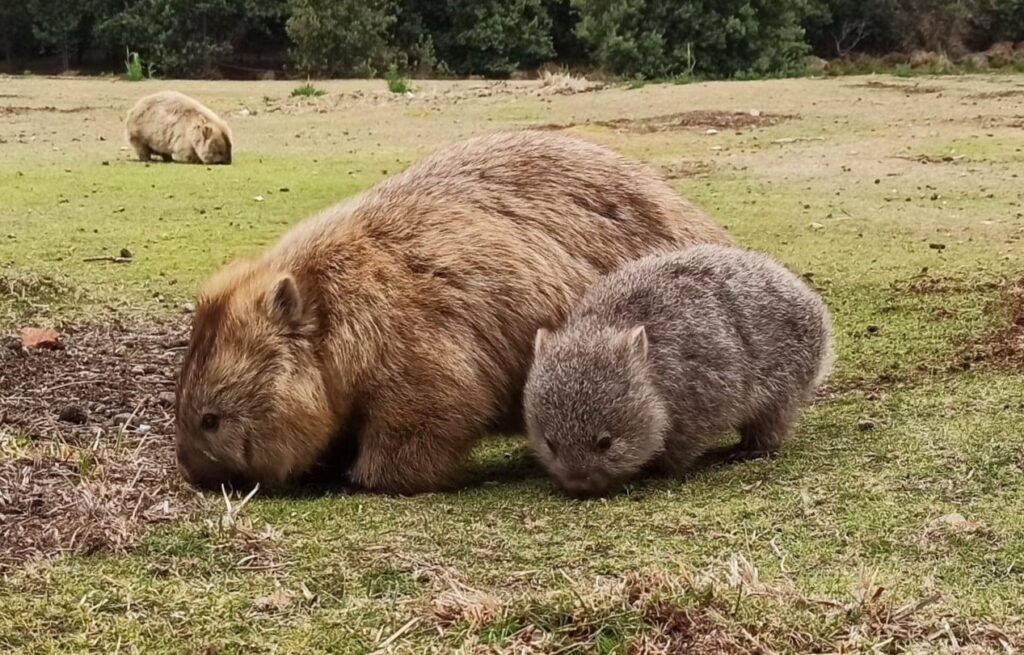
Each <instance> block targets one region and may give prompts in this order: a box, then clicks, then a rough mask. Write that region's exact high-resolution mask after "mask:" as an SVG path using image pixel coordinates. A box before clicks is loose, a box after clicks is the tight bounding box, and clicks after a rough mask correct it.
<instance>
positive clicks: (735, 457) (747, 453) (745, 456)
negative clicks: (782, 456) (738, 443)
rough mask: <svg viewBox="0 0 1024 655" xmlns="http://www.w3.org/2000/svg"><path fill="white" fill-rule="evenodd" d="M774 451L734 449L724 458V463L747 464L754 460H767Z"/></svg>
mask: <svg viewBox="0 0 1024 655" xmlns="http://www.w3.org/2000/svg"><path fill="white" fill-rule="evenodd" d="M776 452H777V451H775V450H750V449H747V448H741V447H736V448H733V449H732V450H730V451H729V452H728V453H727V454H726V456H725V461H726V462H728V463H730V464H731V463H734V462H748V461H750V460H754V459H769V458H771V457H773V456H774V455H775V454H776Z"/></svg>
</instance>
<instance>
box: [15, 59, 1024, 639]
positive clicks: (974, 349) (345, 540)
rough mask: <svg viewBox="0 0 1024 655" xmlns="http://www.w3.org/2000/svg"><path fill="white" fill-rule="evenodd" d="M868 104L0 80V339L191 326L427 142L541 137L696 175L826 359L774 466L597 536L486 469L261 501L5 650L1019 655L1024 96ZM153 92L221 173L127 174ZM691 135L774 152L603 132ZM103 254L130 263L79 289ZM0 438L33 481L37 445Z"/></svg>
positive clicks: (83, 570) (128, 561)
mask: <svg viewBox="0 0 1024 655" xmlns="http://www.w3.org/2000/svg"><path fill="white" fill-rule="evenodd" d="M865 82H866V80H865V79H863V78H843V79H830V80H789V81H766V82H742V83H739V82H736V83H714V84H693V85H685V86H683V85H645V86H643V87H642V88H637V89H626V88H617V89H610V90H606V91H600V92H596V93H587V94H580V95H570V96H547V95H543V94H540V93H537V91H536V87H535V86H531V85H529V84H527V83H521V84H508V85H485V84H482V83H436V84H433V83H427V82H424V83H418V84H417V95H416V97H415V98H412V99H407V98H402V97H395V96H393V95H392V94H390V93H388V92H387V90H386V88H384V86H383V82H376V83H356V82H324V83H318V86H320V87H322V88H323V89H324V90H326V91H327V95H326V96H323V97H321V98H315V99H289V98H288V96H289V92H290V89H291V85H289V84H286V83H271V82H266V83H213V82H203V83H199V82H182V83H174V84H171V83H165V82H145V83H139V84H128V83H115V82H110V81H99V80H54V79H32V78H28V79H5V80H4V81H3V82H2V88H3V90H4V96H3V100H2V102H3V103H4V105H6V108H5V107H4V105H0V115H2V116H3V119H4V120H3V122H2V123H0V265H2V272H0V328H3V330H4V331H5V332H8V331H11V332H13V331H14V330H15V328H17V327H20V326H22V325H25V324H29V323H31V324H53V325H58V326H74V325H81V324H93V323H96V322H103V321H108V320H112V319H113V318H115V317H121V318H123V317H126V316H128V317H131V318H132V319H133V320H141V321H151V322H161V321H168V320H172V318H171V317H179V318H178V319H177V320H180V309H179V308H180V306H181V304H182V303H185V302H187V301H188V300H190V298H191V296H192V295H193V293H194V292H195V289H196V288H197V285H198V283H199V282H200V281H201V280H202V279H203V278H204V277H205V276H206V275H208V274H210V273H211V272H212V271H214V270H215V269H216V268H217V267H218V266H220V265H221V264H222V263H224V262H225V261H226V260H228V259H230V258H232V257H234V256H237V255H240V254H245V253H251V252H256V251H258V250H259V249H261V248H263V247H264V246H266V245H267V244H269V243H270V242H272V241H273V239H274V238H276V237H277V236H278V235H279V234H281V233H282V232H283V231H285V230H286V229H287V227H288V226H289V225H291V224H293V223H294V222H296V221H297V220H299V219H301V218H302V217H304V216H306V215H308V214H309V213H311V212H313V211H316V210H317V209H319V208H322V207H324V206H326V205H328V204H330V203H333V202H335V201H337V200H340V199H342V198H345V197H347V196H350V195H352V194H354V193H356V192H357V191H358V190H360V189H362V188H365V187H366V186H368V185H370V184H371V183H373V182H375V181H377V180H379V179H381V178H383V177H385V176H386V175H388V174H392V173H394V172H395V171H397V170H400V169H401V168H403V167H404V166H406V165H407V164H408V163H409V162H411V161H413V160H415V159H416V158H418V157H420V156H422V155H423V154H424V153H425V152H427V151H429V150H431V149H433V148H435V147H437V146H439V145H441V144H443V143H447V142H451V141H453V140H455V139H458V138H461V137H464V136H468V135H470V134H478V133H482V132H486V131H490V130H493V129H498V128H502V127H520V126H525V125H528V124H534V123H537V124H558V125H566V126H570V127H568V128H567V129H569V130H575V131H578V132H580V133H583V134H585V135H586V136H588V137H589V138H593V139H595V140H598V141H601V142H603V143H607V144H608V145H611V146H613V147H615V148H618V149H620V150H622V151H623V152H626V153H628V154H630V155H633V156H636V157H639V158H642V159H645V160H647V161H650V162H652V163H653V164H655V165H657V166H661V167H663V168H665V169H666V170H668V171H672V170H673V169H680V167H681V168H682V169H683V170H688V171H697V175H696V176H695V177H680V178H678V179H675V180H674V181H673V183H674V184H675V185H676V187H677V188H678V189H679V191H680V192H681V193H684V194H686V195H687V196H689V197H690V198H692V199H693V200H695V201H696V202H697V203H698V204H700V205H701V206H702V207H704V208H705V209H706V210H708V211H709V212H710V213H712V214H713V215H714V216H715V217H716V218H717V219H718V220H719V221H720V222H721V223H722V224H723V225H726V226H728V229H729V231H730V232H731V233H732V234H733V235H735V237H736V238H737V240H738V241H740V242H741V243H743V244H745V245H747V246H750V247H753V248H757V249H761V250H765V251H767V252H769V253H771V254H773V255H775V256H776V257H778V258H779V259H780V260H781V261H783V262H784V263H786V264H787V265H789V266H791V267H792V268H793V269H794V270H795V271H797V272H799V273H801V274H805V275H807V276H808V278H809V279H810V280H811V282H812V284H813V285H814V286H815V287H816V288H817V289H818V290H819V291H820V292H821V293H822V294H823V295H824V297H825V298H826V300H827V301H828V303H829V306H830V308H831V310H832V312H833V315H834V323H835V331H836V339H837V345H838V354H839V359H838V365H837V369H836V372H835V375H834V376H833V378H832V380H831V382H830V383H829V387H828V389H826V391H825V393H824V394H823V397H822V398H821V399H820V400H819V402H818V403H817V404H816V405H815V406H814V407H813V408H812V409H810V410H809V411H807V413H806V414H805V415H804V417H803V420H802V421H801V423H800V427H799V429H798V431H797V433H796V434H795V436H794V438H793V440H792V442H791V444H790V446H789V447H788V448H786V449H785V450H784V451H783V453H782V454H781V455H780V456H779V457H777V458H775V459H772V460H768V461H757V462H750V463H745V464H738V465H731V466H723V465H709V466H707V467H705V468H702V469H700V470H698V471H696V472H695V473H694V474H693V475H692V476H691V477H690V478H688V479H686V480H682V481H678V480H672V481H670V480H659V481H652V482H648V483H638V484H636V485H634V486H633V487H632V488H631V489H630V490H629V492H628V493H627V494H624V495H622V496H619V497H616V498H613V499H609V500H605V501H595V502H577V501H571V500H567V499H565V498H562V497H561V496H559V495H557V494H555V493H554V492H553V489H552V487H551V485H550V484H549V483H548V482H547V481H546V479H545V478H544V477H543V475H542V473H541V472H540V471H539V469H538V468H537V466H536V465H535V464H534V463H533V462H532V461H531V460H530V459H529V456H528V454H527V452H526V450H525V446H524V444H523V442H522V440H521V439H519V438H514V437H501V438H492V439H488V440H487V441H486V442H485V443H484V444H483V445H482V446H481V447H480V449H479V451H478V452H477V454H476V457H475V460H474V463H473V467H472V471H471V474H470V485H469V486H468V487H467V488H465V489H464V490H462V491H460V492H457V493H450V494H435V495H423V496H417V497H412V498H389V497H383V496H374V495H354V496H343V495H312V496H298V495H297V496H294V497H280V496H279V497H261V496H259V495H257V497H256V498H255V499H254V500H252V501H251V502H250V503H249V504H248V505H246V506H245V507H244V509H242V511H241V512H240V514H239V515H238V516H234V518H233V519H232V520H231V521H228V522H227V524H225V522H224V521H222V516H221V515H222V514H224V510H223V504H222V502H221V501H220V499H218V498H216V497H211V498H208V499H206V501H205V502H204V505H203V506H204V510H203V511H202V512H200V515H199V516H197V517H195V518H191V519H187V520H181V521H178V522H175V523H172V524H171V525H167V526H164V527H160V528H158V529H154V530H152V531H150V532H149V533H148V534H146V536H144V537H143V538H142V540H141V541H140V542H139V543H138V544H136V546H135V547H133V548H131V549H129V550H128V551H126V552H116V553H114V552H103V551H101V552H97V553H93V554H90V555H69V556H62V557H58V558H56V559H54V560H50V561H41V562H34V563H28V564H25V565H23V566H20V567H18V568H16V569H14V570H11V571H8V572H7V573H6V577H5V579H4V581H3V584H2V586H0V649H5V650H9V651H11V652H25V653H28V652H54V653H56V652H86V651H90V652H91V651H97V652H108V653H113V652H145V653H155V652H169V653H170V652H173V653H180V652H196V653H200V652H206V653H234V652H238V653H254V652H267V653H275V652H276V653H291V652H305V653H318V652H324V653H326V652H336V653H337V652H344V653H349V652H351V653H365V652H373V651H375V650H378V649H379V650H380V651H381V652H390V651H394V652H409V653H422V652H438V653H447V652H453V651H460V652H467V653H468V652H509V653H512V652H515V653H532V652H545V653H548V652H550V653H554V652H559V653H568V652H578V653H584V652H597V653H660V652H823V651H839V650H841V651H844V652H859V651H863V650H867V649H870V648H872V647H878V648H880V649H882V652H901V651H904V650H910V649H915V648H916V649H924V650H928V651H942V650H946V651H949V652H955V651H957V650H962V649H964V648H966V647H967V646H973V647H976V648H979V649H982V652H987V651H988V650H991V651H992V652H1004V644H1006V645H1007V646H1009V647H1016V648H1018V649H1020V648H1022V647H1024V624H1022V622H1021V621H1022V616H1024V597H1022V594H1021V589H1024V431H1022V430H1021V428H1020V425H1021V422H1022V419H1024V386H1022V383H1021V376H1020V374H1021V370H1020V360H1019V358H1018V359H1014V358H1012V357H1010V358H1005V357H1001V358H995V359H985V357H984V354H985V353H987V352H989V351H988V350H987V349H986V345H987V344H989V343H990V342H992V341H993V340H995V339H1005V338H1007V336H1006V335H1007V334H1008V332H1007V331H1008V330H1011V331H1012V330H1013V329H1014V328H1013V320H1014V318H1015V317H1016V316H1017V314H1015V309H1014V307H1013V306H1012V302H1013V298H1014V296H1013V294H1012V293H1011V291H1012V290H1013V289H1014V288H1015V287H1014V285H1015V284H1017V283H1018V281H1019V280H1020V279H1021V278H1022V277H1024V271H1022V269H1021V265H1020V262H1021V250H1022V246H1021V237H1022V236H1024V220H1022V218H1021V211H1022V209H1021V200H1022V198H1021V194H1022V192H1021V188H1022V187H1021V185H1020V179H1019V177H1018V175H1019V174H1021V173H1022V172H1024V169H1022V168H1021V167H1020V160H1021V157H1020V153H1019V152H1018V150H1019V148H1020V147H1022V146H1024V143H1022V142H1021V139H1020V137H1019V135H1018V134H1017V132H1018V131H1019V127H1016V126H1015V125H1014V123H1013V121H1014V120H1015V111H1016V110H1015V107H1014V105H1013V103H1011V102H1007V97H1010V96H1008V95H1000V94H999V92H1001V91H1012V90H1014V89H1015V88H1016V87H1018V86H1019V85H1020V82H1019V80H1018V78H1016V77H1014V76H998V77H996V76H992V77H964V78H958V77H943V78H937V79H929V80H927V84H928V85H929V86H935V87H938V88H939V89H941V92H929V93H897V92H894V91H893V89H892V88H891V87H890V86H886V85H865ZM905 83H906V82H904V81H900V80H895V79H888V80H886V84H887V85H901V84H905ZM163 87H174V88H178V89H180V90H182V91H184V92H186V93H190V94H192V95H195V96H196V97H198V98H200V99H202V100H203V101H205V102H208V103H209V104H210V105H211V106H212V107H213V108H214V109H216V110H218V111H219V112H221V113H222V114H223V115H225V116H226V118H228V120H229V121H230V122H231V123H232V125H233V128H234V131H235V135H236V140H237V142H238V145H237V149H236V152H235V163H234V164H233V165H232V166H230V167H212V168H207V167H204V166H181V165H164V164H158V163H156V162H154V163H153V164H151V165H149V166H145V165H142V164H139V163H137V162H134V161H132V160H131V159H130V157H129V155H130V153H129V152H125V151H122V150H119V148H120V146H121V143H122V136H121V123H120V121H121V116H122V115H123V112H124V111H125V110H126V109H127V107H128V106H129V105H130V103H131V101H132V99H133V98H134V97H136V96H137V95H140V94H142V93H144V92H149V91H152V90H155V89H156V88H163ZM378 87H379V88H378ZM481 89H482V91H481ZM897 90H899V89H897ZM243 110H244V111H243ZM697 110H700V111H702V112H708V113H710V114H714V113H715V112H720V113H721V112H728V113H735V112H743V113H750V112H751V111H752V110H753V111H755V112H756V113H758V114H760V115H762V116H763V115H787V116H791V118H788V119H787V120H783V121H781V122H779V123H777V124H774V125H771V126H765V127H756V126H749V127H741V128H738V129H718V131H717V133H711V134H709V133H708V129H716V128H715V126H714V125H712V124H708V125H706V126H704V125H698V126H693V125H690V126H688V127H686V128H683V129H671V128H666V129H664V130H660V131H657V132H653V133H652V132H635V131H631V130H630V129H629V128H628V127H625V128H623V129H613V128H609V127H602V126H600V125H599V123H601V122H607V121H611V120H613V119H621V118H630V119H636V118H645V117H651V116H664V115H669V114H676V113H685V112H690V111H697ZM243 114H244V115H243ZM722 115H723V116H724V115H725V114H722ZM710 120H711V122H712V123H713V122H714V118H713V117H712V118H711V119H710ZM950 153H952V155H950V157H948V158H946V159H944V157H946V155H947V154H950ZM959 154H962V155H964V156H963V157H962V158H960V157H956V158H953V157H954V156H955V155H959ZM695 164H699V165H695ZM121 248H128V249H129V250H131V251H132V253H133V255H134V256H133V260H132V263H130V264H112V263H105V262H86V261H84V259H85V258H88V257H92V256H98V255H116V254H118V252H119V251H120V249H121ZM1011 336H1012V335H1011ZM1017 343H1018V344H1019V342H1017ZM1011 346H1012V344H1011ZM1011 350H1012V347H1011ZM1000 352H1004V351H1000ZM978 353H981V354H982V355H978ZM1004 354H1005V353H1004ZM0 363H2V360H0ZM3 379H4V378H3V374H2V373H0V400H3V399H4V398H5V397H6V396H7V394H6V393H5V392H4V389H3ZM868 421H869V422H870V423H868ZM869 425H870V426H873V427H870V429H867V428H868V427H869ZM4 430H5V428H4V426H3V425H2V424H0V436H3V437H4V438H5V439H6V438H7V437H10V438H11V440H12V441H11V442H10V443H13V439H14V438H15V437H17V440H18V447H19V448H24V447H25V438H26V437H28V438H29V440H31V438H32V437H33V435H21V434H19V435H5V433H4ZM5 444H6V445H5V448H6V447H7V445H9V442H5ZM0 452H3V453H5V456H13V455H11V454H10V453H11V451H10V450H3V451H0ZM68 484H73V482H72V481H69V482H68ZM235 502H236V504H237V501H235Z"/></svg>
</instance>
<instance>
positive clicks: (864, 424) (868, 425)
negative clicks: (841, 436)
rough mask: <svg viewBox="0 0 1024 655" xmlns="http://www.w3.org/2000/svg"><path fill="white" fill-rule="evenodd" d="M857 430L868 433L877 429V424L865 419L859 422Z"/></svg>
mask: <svg viewBox="0 0 1024 655" xmlns="http://www.w3.org/2000/svg"><path fill="white" fill-rule="evenodd" d="M857 429H858V430H860V431H861V432H867V431H868V430H873V429H875V422H874V421H872V420H871V419H869V418H863V419H861V420H859V421H857Z"/></svg>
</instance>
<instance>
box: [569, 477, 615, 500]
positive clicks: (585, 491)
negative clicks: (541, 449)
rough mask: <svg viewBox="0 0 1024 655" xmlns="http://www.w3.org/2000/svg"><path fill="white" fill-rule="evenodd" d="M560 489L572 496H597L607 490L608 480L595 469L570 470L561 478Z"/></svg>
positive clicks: (581, 497)
mask: <svg viewBox="0 0 1024 655" xmlns="http://www.w3.org/2000/svg"><path fill="white" fill-rule="evenodd" d="M561 485H562V489H563V490H564V491H565V493H567V494H569V495H570V496H572V497H574V498H580V499H584V498H597V497H599V496H603V495H604V494H605V493H607V491H608V480H607V478H605V476H603V475H601V474H600V473H598V472H596V471H572V472H570V473H567V474H566V475H565V476H564V477H562V479H561Z"/></svg>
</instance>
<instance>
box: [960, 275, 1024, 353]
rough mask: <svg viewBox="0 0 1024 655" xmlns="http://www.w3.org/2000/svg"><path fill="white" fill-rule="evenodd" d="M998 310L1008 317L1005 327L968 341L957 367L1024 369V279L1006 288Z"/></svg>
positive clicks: (1001, 314) (1000, 313) (996, 309)
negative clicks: (991, 366)
mask: <svg viewBox="0 0 1024 655" xmlns="http://www.w3.org/2000/svg"><path fill="white" fill-rule="evenodd" d="M995 311H996V312H997V313H998V314H999V315H1000V316H1005V317H1006V318H1005V321H1004V323H1003V327H1001V328H1000V329H998V330H996V331H995V332H994V333H992V334H990V335H987V336H985V337H983V338H981V339H978V340H976V341H973V342H971V343H969V344H967V346H965V347H964V348H963V349H962V350H961V352H960V353H959V355H958V357H957V362H956V364H955V367H956V368H960V369H968V368H972V367H973V366H976V365H979V364H989V365H994V366H999V367H1003V368H1010V369H1015V370H1021V369H1024V278H1021V279H1019V280H1017V281H1015V282H1013V283H1011V284H1009V285H1008V286H1007V287H1006V289H1005V290H1004V291H1003V294H1002V298H1001V299H1000V300H999V302H998V306H997V307H996V308H995Z"/></svg>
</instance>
